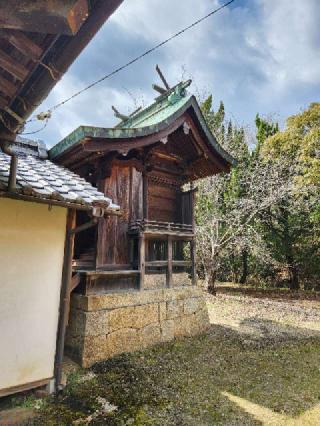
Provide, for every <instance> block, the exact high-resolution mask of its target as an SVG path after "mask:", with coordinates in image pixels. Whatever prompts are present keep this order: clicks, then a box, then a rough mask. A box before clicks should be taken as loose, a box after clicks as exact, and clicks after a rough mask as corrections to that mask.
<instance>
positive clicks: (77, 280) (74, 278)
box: [70, 273, 81, 292]
mask: <svg viewBox="0 0 320 426" xmlns="http://www.w3.org/2000/svg"><path fill="white" fill-rule="evenodd" d="M80 281H81V276H80V274H78V273H77V274H75V275H73V276H72V278H71V285H70V292H72V291H73V290H74V289H75V288H76V287H78V285H79V284H80Z"/></svg>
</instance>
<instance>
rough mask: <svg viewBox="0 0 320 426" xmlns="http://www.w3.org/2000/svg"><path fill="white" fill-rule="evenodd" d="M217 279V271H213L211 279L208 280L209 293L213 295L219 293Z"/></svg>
mask: <svg viewBox="0 0 320 426" xmlns="http://www.w3.org/2000/svg"><path fill="white" fill-rule="evenodd" d="M215 281H216V272H215V271H211V272H210V275H209V280H208V293H210V294H212V295H213V296H215V295H216V294H217V291H216V286H215Z"/></svg>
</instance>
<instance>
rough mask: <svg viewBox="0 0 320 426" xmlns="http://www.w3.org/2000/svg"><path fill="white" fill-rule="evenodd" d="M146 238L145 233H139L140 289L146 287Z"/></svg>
mask: <svg viewBox="0 0 320 426" xmlns="http://www.w3.org/2000/svg"><path fill="white" fill-rule="evenodd" d="M145 258H146V240H145V238H144V234H140V235H139V271H140V282H139V290H143V289H144V276H145V272H146V264H145V260H146V259H145Z"/></svg>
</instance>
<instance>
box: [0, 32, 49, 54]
mask: <svg viewBox="0 0 320 426" xmlns="http://www.w3.org/2000/svg"><path fill="white" fill-rule="evenodd" d="M0 37H1V38H4V39H6V40H8V42H9V43H10V44H11V45H12V46H14V47H15V48H16V49H17V50H19V51H20V52H21V53H23V54H24V55H25V56H27V57H29V58H30V59H32V60H38V59H39V58H40V56H41V55H42V49H41V47H40V46H38V45H37V44H36V43H35V42H34V41H32V40H31V39H30V38H29V37H27V36H26V35H25V34H24V33H23V32H21V31H15V30H0Z"/></svg>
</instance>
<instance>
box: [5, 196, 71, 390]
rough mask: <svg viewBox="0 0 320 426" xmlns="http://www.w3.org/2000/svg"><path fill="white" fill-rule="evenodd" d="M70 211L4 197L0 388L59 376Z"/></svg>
mask: <svg viewBox="0 0 320 426" xmlns="http://www.w3.org/2000/svg"><path fill="white" fill-rule="evenodd" d="M66 215H67V209H65V208H62V207H52V209H51V210H50V209H49V207H48V206H47V205H46V204H37V203H32V202H25V201H16V200H10V199H5V198H0V391H1V389H4V388H7V387H11V386H17V385H22V384H27V383H30V382H34V381H37V380H42V379H46V378H50V377H52V376H53V368H54V356H55V346H56V332H57V324H58V313H59V299H60V287H61V274H62V265H63V253H64V241H65V229H66Z"/></svg>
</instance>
